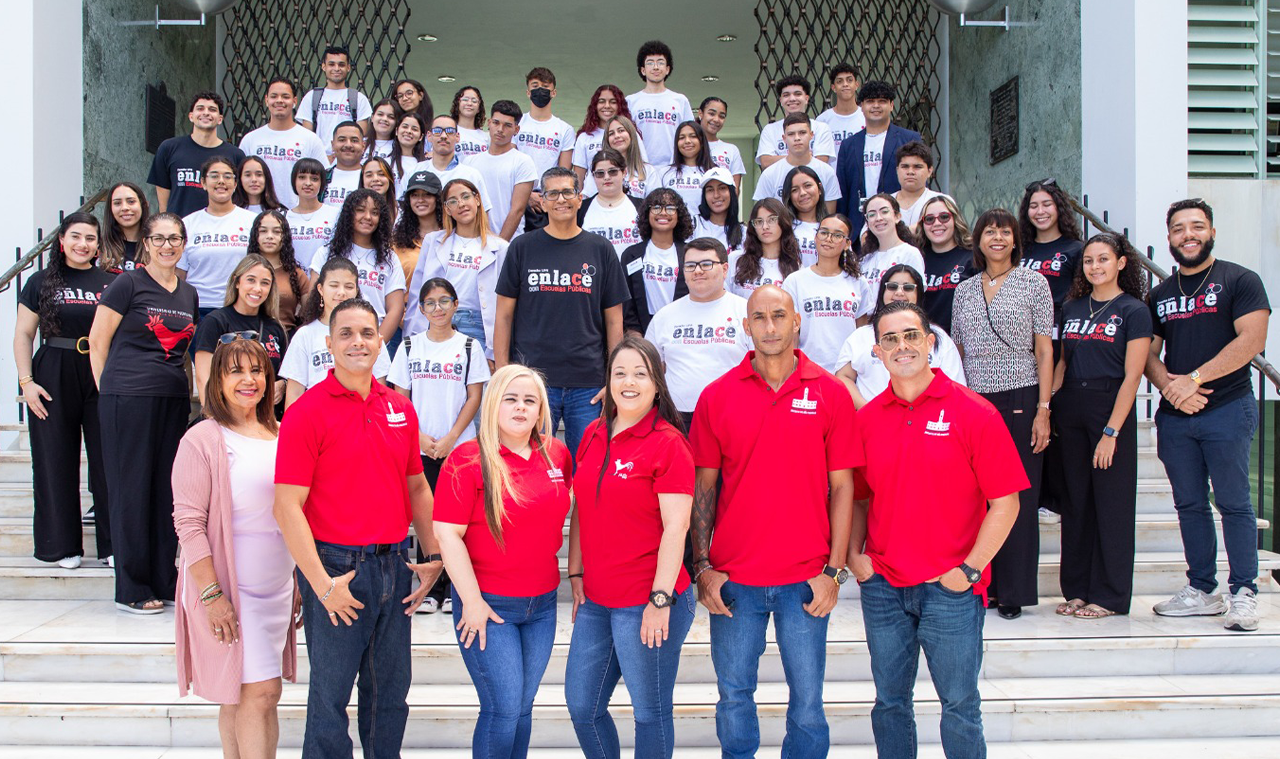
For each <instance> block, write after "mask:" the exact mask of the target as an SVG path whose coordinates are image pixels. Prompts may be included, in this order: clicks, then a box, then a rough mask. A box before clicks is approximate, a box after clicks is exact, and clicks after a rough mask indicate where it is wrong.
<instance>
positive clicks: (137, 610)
mask: <svg viewBox="0 0 1280 759" xmlns="http://www.w3.org/2000/svg"><path fill="white" fill-rule="evenodd" d="M152 604H155V606H153V605H152ZM116 608H117V609H119V610H120V611H123V612H126V613H129V614H162V613H163V612H164V604H163V603H161V602H160V601H158V600H157V599H154V598H149V599H147V600H146V601H134V602H133V603H121V602H119V601H116Z"/></svg>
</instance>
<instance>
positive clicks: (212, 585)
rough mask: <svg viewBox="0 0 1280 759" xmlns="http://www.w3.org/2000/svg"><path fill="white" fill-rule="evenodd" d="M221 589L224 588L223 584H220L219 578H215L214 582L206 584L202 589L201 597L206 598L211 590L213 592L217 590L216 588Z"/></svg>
mask: <svg viewBox="0 0 1280 759" xmlns="http://www.w3.org/2000/svg"><path fill="white" fill-rule="evenodd" d="M221 589H222V585H220V584H219V583H218V581H217V580H214V581H213V582H211V583H209V584H208V585H206V586H204V590H202V591H200V597H201V598H204V597H205V596H207V595H208V594H209V593H211V592H213V591H215V590H221Z"/></svg>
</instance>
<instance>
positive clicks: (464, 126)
mask: <svg viewBox="0 0 1280 759" xmlns="http://www.w3.org/2000/svg"><path fill="white" fill-rule="evenodd" d="M484 114H485V110H484V96H483V95H481V94H480V90H479V88H477V87H472V86H471V85H467V86H464V87H459V88H458V91H457V92H455V93H454V94H453V105H451V106H449V115H450V116H452V117H453V120H454V121H456V122H458V145H457V147H455V148H454V152H455V153H456V154H457V156H458V160H460V161H461V160H464V159H467V158H470V157H471V156H473V155H477V154H479V153H487V152H489V130H488V129H486V128H485V126H486V124H485V118H484ZM427 123H430V122H427Z"/></svg>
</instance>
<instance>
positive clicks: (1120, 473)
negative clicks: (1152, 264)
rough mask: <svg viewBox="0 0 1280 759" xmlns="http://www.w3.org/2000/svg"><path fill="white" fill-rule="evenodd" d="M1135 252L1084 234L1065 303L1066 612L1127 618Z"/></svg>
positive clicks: (1145, 329)
mask: <svg viewBox="0 0 1280 759" xmlns="http://www.w3.org/2000/svg"><path fill="white" fill-rule="evenodd" d="M1138 255H1139V253H1138V252H1137V251H1136V250H1134V249H1133V245H1131V244H1130V243H1129V241H1128V240H1127V239H1125V238H1124V237H1123V236H1118V235H1112V234H1105V233H1104V234H1099V235H1094V236H1093V237H1091V238H1089V242H1087V243H1086V244H1085V246H1084V249H1083V252H1082V255H1081V258H1080V264H1081V266H1080V268H1079V271H1078V272H1077V273H1076V275H1075V279H1074V282H1073V283H1072V286H1071V294H1070V296H1071V297H1070V299H1069V300H1068V301H1067V302H1066V304H1065V305H1064V306H1063V307H1062V358H1061V360H1059V361H1058V366H1057V370H1056V371H1055V372H1054V388H1055V392H1054V396H1053V403H1052V407H1053V414H1054V419H1055V420H1056V422H1057V427H1058V445H1059V446H1060V448H1061V454H1062V465H1063V468H1064V470H1065V472H1064V473H1065V475H1066V478H1065V479H1066V498H1067V503H1068V504H1069V508H1066V509H1063V513H1062V571H1061V578H1060V579H1061V583H1062V595H1063V597H1064V598H1066V599H1067V601H1066V602H1064V603H1062V604H1059V605H1058V609H1057V612H1058V614H1061V615H1063V616H1068V617H1077V618H1080V619H1098V618H1100V617H1109V616H1112V615H1113V614H1128V613H1129V603H1130V601H1132V599H1133V556H1134V531H1135V523H1134V520H1135V518H1136V517H1135V512H1136V504H1137V498H1138V433H1137V429H1138V418H1137V414H1136V413H1135V412H1134V398H1135V397H1136V396H1137V393H1138V385H1139V384H1140V383H1141V382H1142V372H1143V369H1144V368H1145V366H1146V360H1147V355H1148V352H1149V351H1150V348H1151V335H1152V324H1151V311H1150V309H1149V308H1148V307H1147V305H1146V297H1147V292H1146V290H1147V288H1146V279H1145V277H1144V274H1143V271H1142V265H1141V263H1139V260H1138Z"/></svg>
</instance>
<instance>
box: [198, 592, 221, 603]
mask: <svg viewBox="0 0 1280 759" xmlns="http://www.w3.org/2000/svg"><path fill="white" fill-rule="evenodd" d="M219 598H222V591H221V590H219V591H215V592H214V593H212V594H210V595H208V596H201V597H200V605H201V606H208V605H209V604H211V603H213V602H214V601H217V600H218V599H219Z"/></svg>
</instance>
